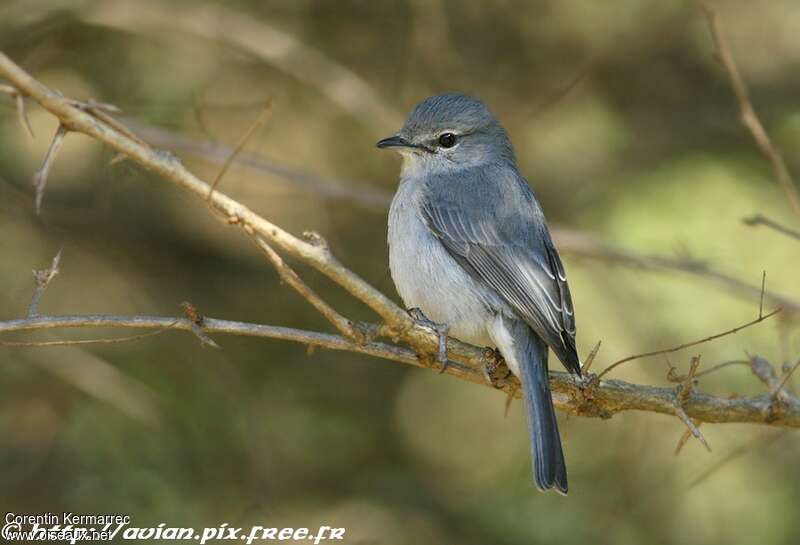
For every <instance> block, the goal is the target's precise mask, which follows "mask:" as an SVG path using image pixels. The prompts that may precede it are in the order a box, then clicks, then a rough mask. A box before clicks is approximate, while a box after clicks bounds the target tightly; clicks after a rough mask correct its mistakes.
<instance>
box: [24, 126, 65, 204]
mask: <svg viewBox="0 0 800 545" xmlns="http://www.w3.org/2000/svg"><path fill="white" fill-rule="evenodd" d="M67 132H69V131H68V130H67V128H66V127H65V126H64V125H63V124H61V125H59V126H58V130H57V131H56V134H55V136H54V137H53V141H52V142H50V148H48V150H47V155H45V157H44V162H43V163H42V167H41V168H40V169H39V170H37V171H36V173H35V174H34V175H33V187H34V188H36V215H39V213H40V212H41V209H42V199H43V198H44V189H45V187H46V186H47V177H48V176H49V175H50V169H51V168H52V166H53V163H54V162H55V159H56V155H57V154H58V150H59V149H60V148H61V144H62V143H63V142H64V137H65V136H66V135H67Z"/></svg>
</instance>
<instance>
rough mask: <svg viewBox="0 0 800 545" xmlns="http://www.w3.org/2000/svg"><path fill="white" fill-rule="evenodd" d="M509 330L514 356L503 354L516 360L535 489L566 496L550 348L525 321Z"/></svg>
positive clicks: (515, 324)
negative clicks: (551, 490) (551, 373)
mask: <svg viewBox="0 0 800 545" xmlns="http://www.w3.org/2000/svg"><path fill="white" fill-rule="evenodd" d="M506 327H507V328H508V330H509V333H510V334H511V340H512V342H511V343H510V346H507V347H505V349H506V351H508V350H509V349H510V351H511V352H512V354H505V353H504V354H503V355H504V356H505V357H506V359H507V360H508V359H509V358H513V359H514V362H515V363H516V366H517V367H519V379H520V382H522V390H523V393H524V400H525V410H526V413H527V417H528V433H529V435H530V438H531V451H532V455H533V476H534V480H535V482H536V487H537V488H539V489H540V490H542V491H546V490H550V489H552V488H555V489H556V490H557V491H559V492H561V493H562V494H566V493H567V465H566V462H565V461H564V452H563V451H562V449H561V437H560V435H559V433H558V421H557V420H556V412H555V408H554V407H553V398H552V395H551V393H550V383H549V380H548V376H547V345H546V344H545V343H544V341H542V340H541V339H540V338H539V337H538V335H536V333H534V332H533V331H532V330H531V329H530V328H529V327H528V326H527V325H526V324H524V323H522V322H514V323H513V325H512V324H508V323H506ZM503 349H504V347H502V346H501V347H500V351H501V352H503V351H504V350H503Z"/></svg>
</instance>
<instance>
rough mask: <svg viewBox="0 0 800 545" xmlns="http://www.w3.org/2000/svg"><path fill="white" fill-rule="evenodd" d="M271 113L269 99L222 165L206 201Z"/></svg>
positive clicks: (270, 101)
mask: <svg viewBox="0 0 800 545" xmlns="http://www.w3.org/2000/svg"><path fill="white" fill-rule="evenodd" d="M271 112H272V100H270V99H267V100H266V101H265V103H264V107H263V108H262V109H261V113H260V114H259V115H258V117H257V118H256V120H255V121H253V124H252V125H250V127H249V128H248V129H247V131H245V133H244V134H243V135H242V137H241V138H240V139H239V142H238V143H237V144H236V147H235V148H233V151H231V153H230V155H229V156H228V158H227V159H225V162H224V163H222V168H221V169H220V170H219V173H218V174H217V177H216V178H214V181H213V182H212V183H211V189H209V190H208V197H206V200H209V199H210V198H211V195H212V193H214V190H215V189H216V188H217V185H218V184H219V182H220V180H222V178H223V177H224V176H225V173H226V172H228V169H229V168H230V166H231V163H233V161H234V160H235V159H236V156H237V155H239V153H241V151H242V150H243V149H244V147H245V146H246V145H247V142H249V141H250V138H252V136H253V135H254V134H255V133H256V131H257V130H258V129H260V128H261V127H262V126H263V125H264V123H266V122H267V119H269V115H270V113H271Z"/></svg>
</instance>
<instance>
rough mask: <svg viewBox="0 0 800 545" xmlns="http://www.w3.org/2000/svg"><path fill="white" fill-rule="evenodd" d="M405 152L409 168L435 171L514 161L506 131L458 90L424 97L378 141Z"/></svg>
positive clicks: (477, 103) (478, 103) (403, 154)
mask: <svg viewBox="0 0 800 545" xmlns="http://www.w3.org/2000/svg"><path fill="white" fill-rule="evenodd" d="M377 147H379V148H392V149H394V150H396V151H398V152H399V153H400V154H401V155H402V156H403V170H404V171H407V172H419V171H420V170H421V169H424V170H423V172H425V173H437V172H443V171H452V170H460V169H462V168H467V167H472V166H476V165H480V164H484V163H490V162H497V161H510V162H512V163H513V162H514V151H513V149H512V147H511V142H510V141H509V139H508V134H507V133H506V131H505V129H503V127H502V126H501V125H500V123H499V122H498V121H497V119H495V117H494V115H492V113H491V112H490V111H489V109H488V108H486V106H485V105H484V104H483V103H482V102H480V101H479V100H477V99H474V98H472V97H469V96H466V95H460V94H445V95H438V96H434V97H430V98H426V99H425V100H423V101H422V102H420V103H419V104H417V106H415V107H414V109H413V110H412V111H411V113H410V114H409V116H408V119H407V120H406V123H405V125H403V128H402V129H401V130H400V132H399V133H397V134H395V135H394V136H390V137H389V138H384V139H383V140H381V141H379V142H378V143H377Z"/></svg>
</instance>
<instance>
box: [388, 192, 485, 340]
mask: <svg viewBox="0 0 800 545" xmlns="http://www.w3.org/2000/svg"><path fill="white" fill-rule="evenodd" d="M412 184H413V182H405V183H403V184H401V186H400V187H399V188H398V191H397V194H396V195H395V198H394V200H393V201H392V206H391V209H390V212H389V268H390V269H391V273H392V280H394V284H395V286H396V287H397V291H398V293H399V294H400V297H402V299H403V302H404V304H405V305H406V307H407V308H414V307H418V308H420V309H421V310H422V312H423V313H425V316H427V317H428V318H429V319H430V320H433V321H434V322H439V323H445V324H447V325H449V326H450V335H452V336H453V337H456V338H458V339H461V340H463V341H465V342H469V343H472V344H476V345H478V346H494V344H493V343H492V342H491V339H490V337H489V335H488V333H487V324H488V323H489V322H490V321H491V320H492V319H493V317H494V314H495V312H494V310H495V309H496V308H497V305H496V303H497V304H499V302H496V301H495V296H493V295H492V293H491V292H489V291H488V290H487V289H486V288H483V287H481V286H479V285H478V284H477V283H476V282H475V280H473V278H472V277H470V276H469V275H468V274H467V273H466V272H465V271H464V270H463V269H462V268H461V266H460V265H459V264H458V263H456V261H455V260H453V258H452V257H450V255H449V254H448V253H447V250H445V248H444V246H442V244H441V243H440V242H439V241H438V240H437V239H436V238H435V237H434V236H433V235H432V234H431V232H430V231H429V230H428V228H427V227H426V226H425V225H424V224H423V223H422V220H421V219H420V217H419V215H418V214H417V210H418V205H417V203H418V202H419V201H418V199H419V197H420V196H421V195H420V193H419V191H420V188H419V187H415V186H414V185H412Z"/></svg>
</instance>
